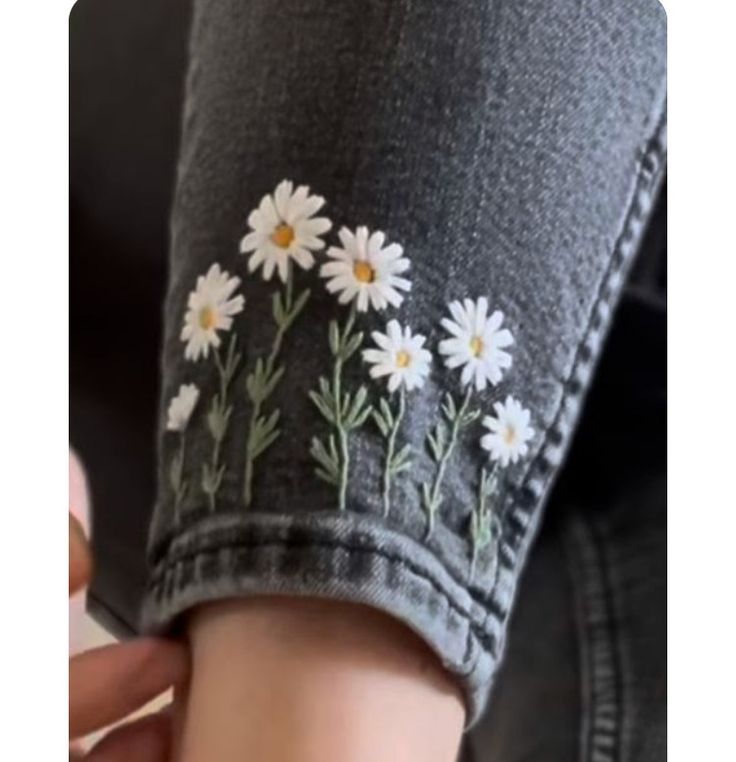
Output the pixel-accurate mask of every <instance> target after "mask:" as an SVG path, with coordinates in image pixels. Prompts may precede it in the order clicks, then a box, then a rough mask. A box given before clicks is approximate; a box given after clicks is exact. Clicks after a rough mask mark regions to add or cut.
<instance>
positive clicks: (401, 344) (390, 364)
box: [363, 320, 432, 392]
mask: <svg viewBox="0 0 736 762" xmlns="http://www.w3.org/2000/svg"><path fill="white" fill-rule="evenodd" d="M371 336H372V337H373V341H375V342H376V345H377V346H378V347H379V349H365V350H363V359H364V360H365V361H366V362H369V363H371V365H372V366H373V367H372V368H371V369H370V374H371V378H380V377H381V376H388V377H389V379H388V390H389V391H390V392H395V391H396V390H397V389H398V388H399V386H400V385H401V384H404V387H405V388H406V389H407V390H409V391H411V390H412V389H418V388H420V387H421V386H422V385H423V384H424V382H425V380H426V378H427V375H428V374H429V364H430V363H431V362H432V354H431V352H429V351H428V350H426V349H424V348H423V347H424V342H425V341H426V339H425V337H424V336H421V335H420V334H416V335H414V336H412V334H411V329H410V328H408V327H406V328H404V329H403V331H402V329H401V326H400V325H399V322H398V321H397V320H391V321H389V323H388V325H387V326H386V333H385V334H383V333H380V332H379V331H374V332H373V333H372V334H371Z"/></svg>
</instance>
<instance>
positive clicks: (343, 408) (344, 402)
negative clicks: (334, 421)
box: [340, 392, 353, 419]
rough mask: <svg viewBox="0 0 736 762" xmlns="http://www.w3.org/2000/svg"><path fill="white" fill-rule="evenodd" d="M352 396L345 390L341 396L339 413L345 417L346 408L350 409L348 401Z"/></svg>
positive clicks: (346, 415) (346, 413) (346, 414)
mask: <svg viewBox="0 0 736 762" xmlns="http://www.w3.org/2000/svg"><path fill="white" fill-rule="evenodd" d="M352 398H353V395H352V394H350V392H345V394H343V397H342V402H341V403H340V415H341V416H342V417H343V418H344V419H347V417H348V410H350V402H351V400H352Z"/></svg>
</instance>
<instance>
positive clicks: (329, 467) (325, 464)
mask: <svg viewBox="0 0 736 762" xmlns="http://www.w3.org/2000/svg"><path fill="white" fill-rule="evenodd" d="M330 439H333V438H332V437H330ZM330 449H331V451H332V452H330V453H328V452H327V450H326V449H325V446H324V445H323V444H322V441H321V440H320V439H319V438H318V437H313V438H312V444H311V446H310V448H309V452H310V453H311V455H312V457H313V458H314V459H315V460H316V461H317V462H318V463H319V464H320V466H321V468H322V470H323V471H324V472H325V473H326V474H328V475H329V476H330V478H332V479H334V480H337V479H338V478H339V476H340V461H339V459H338V457H337V451H336V449H335V446H334V440H333V441H332V442H330Z"/></svg>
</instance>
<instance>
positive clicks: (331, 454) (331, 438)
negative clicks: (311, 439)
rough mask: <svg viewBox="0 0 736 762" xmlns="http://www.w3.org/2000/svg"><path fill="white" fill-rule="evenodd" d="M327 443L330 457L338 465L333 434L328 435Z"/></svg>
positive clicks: (338, 459)
mask: <svg viewBox="0 0 736 762" xmlns="http://www.w3.org/2000/svg"><path fill="white" fill-rule="evenodd" d="M329 443H330V457H331V458H332V460H333V461H334V462H335V463H336V464H339V463H340V456H339V455H338V454H337V443H336V442H335V435H334V434H330V438H329Z"/></svg>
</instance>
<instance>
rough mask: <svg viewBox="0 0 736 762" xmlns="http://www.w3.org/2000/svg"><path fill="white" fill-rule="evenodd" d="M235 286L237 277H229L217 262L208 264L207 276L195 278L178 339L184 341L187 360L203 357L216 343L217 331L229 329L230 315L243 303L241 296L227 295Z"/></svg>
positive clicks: (235, 312) (238, 281)
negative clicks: (194, 286) (195, 282)
mask: <svg viewBox="0 0 736 762" xmlns="http://www.w3.org/2000/svg"><path fill="white" fill-rule="evenodd" d="M239 285H240V278H237V277H232V278H231V277H230V273H228V272H227V271H226V270H221V269H220V265H218V264H217V263H215V264H214V265H212V267H210V269H209V270H208V271H207V275H200V276H199V277H198V278H197V286H196V288H195V289H194V291H192V292H191V293H190V294H189V301H188V303H187V312H186V314H185V315H184V327H183V328H182V331H181V340H182V341H186V342H187V345H186V348H185V349H184V357H186V359H187V360H197V359H199V357H200V355H201V356H203V357H207V355H208V353H209V349H210V347H211V346H212V347H215V348H217V347H219V346H220V337H219V336H218V334H217V332H218V331H229V330H230V328H231V326H232V324H233V316H234V315H237V314H238V313H239V312H242V310H243V307H244V305H245V299H244V298H243V297H242V296H241V295H238V296H236V297H234V298H232V299H231V298H230V297H231V296H232V294H233V291H235V289H236V288H237V287H238V286H239Z"/></svg>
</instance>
